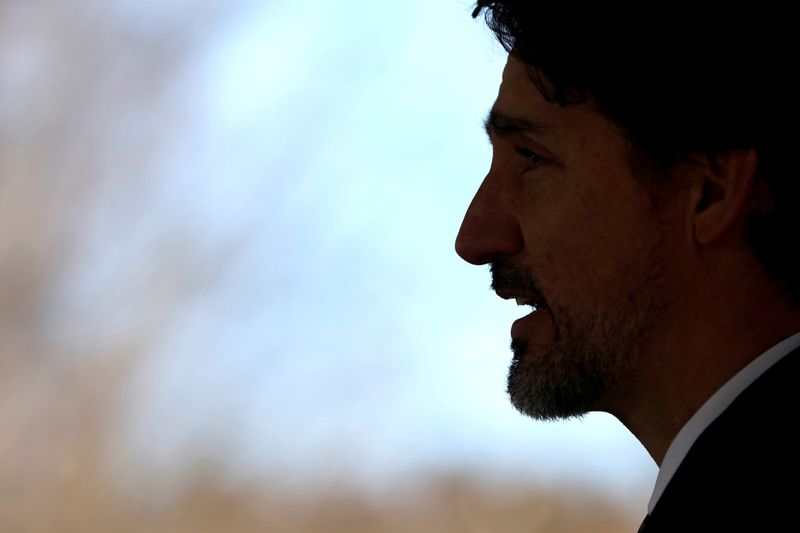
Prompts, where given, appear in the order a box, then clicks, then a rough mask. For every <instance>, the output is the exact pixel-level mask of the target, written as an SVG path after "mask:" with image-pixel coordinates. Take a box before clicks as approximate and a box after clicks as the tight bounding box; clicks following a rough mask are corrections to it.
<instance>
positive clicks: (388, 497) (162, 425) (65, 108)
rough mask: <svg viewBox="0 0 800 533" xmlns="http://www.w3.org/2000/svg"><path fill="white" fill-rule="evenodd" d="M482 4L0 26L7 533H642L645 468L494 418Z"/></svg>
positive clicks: (634, 455)
mask: <svg viewBox="0 0 800 533" xmlns="http://www.w3.org/2000/svg"><path fill="white" fill-rule="evenodd" d="M471 8H472V5H471V3H470V2H466V1H463V0H434V1H432V0H408V1H406V2H384V1H375V0H339V1H333V0H331V1H327V0H316V1H305V2H304V1H294V0H260V1H257V0H0V530H2V531H14V532H88V533H92V532H107V531H117V532H129V531H130V532H133V531H148V532H150V531H154V532H161V531H164V532H167V531H169V532H183V531H186V532H189V531H191V532H203V531H210V532H217V531H219V532H223V531H224V532H251V531H270V532H322V531H333V532H337V531H341V532H362V531H363V532H384V531H385V532H400V531H403V532H405V531H430V532H449V531H469V532H501V533H502V532H533V531H556V532H558V531H597V532H603V531H626V530H635V528H636V527H637V525H638V523H639V521H640V519H641V517H642V516H643V515H644V513H645V512H646V502H647V500H648V499H649V495H650V490H651V488H652V484H653V482H654V480H655V476H656V473H657V471H656V467H655V465H654V464H653V463H652V461H651V460H650V458H649V457H648V456H647V454H646V453H645V451H644V450H643V448H641V446H640V445H639V444H638V443H637V442H636V440H635V439H634V438H633V437H632V435H630V434H629V433H628V432H627V430H626V429H625V428H624V427H623V426H622V425H621V424H619V423H618V422H617V421H616V420H615V419H614V418H612V417H610V416H608V415H603V414H592V415H589V416H586V417H584V418H583V419H580V420H573V421H569V422H562V423H541V422H534V421H531V420H528V419H525V418H523V417H522V416H520V415H519V414H517V413H516V412H515V411H514V409H513V408H512V407H511V406H510V404H509V403H508V400H507V398H506V395H505V392H504V386H505V374H506V370H507V366H508V362H509V359H510V351H509V349H508V344H509V341H510V338H509V328H510V324H511V322H512V321H513V320H515V319H516V318H518V317H519V316H521V315H522V314H523V313H524V311H520V309H519V308H516V306H515V305H514V304H513V303H510V302H505V301H502V300H500V299H499V298H497V297H496V295H495V294H494V293H493V292H491V291H490V290H489V281H490V278H489V273H488V269H486V268H478V267H473V266H471V265H468V264H466V263H464V262H462V261H461V260H460V259H459V258H458V257H457V256H456V254H455V253H454V250H453V243H454V239H455V234H456V232H457V229H458V226H459V225H460V222H461V218H462V216H463V213H464V210H465V208H466V206H467V205H468V203H469V201H470V199H471V197H472V194H473V193H474V191H475V190H476V188H477V186H478V184H479V183H480V181H481V179H482V177H483V175H484V172H485V170H486V168H487V167H488V164H489V160H490V147H489V146H488V143H487V141H486V139H485V135H484V133H483V132H482V130H481V120H482V118H483V115H484V113H485V112H486V110H487V109H488V108H489V107H490V105H491V103H492V101H493V99H494V97H495V95H496V91H497V86H498V83H499V80H500V73H501V71H502V67H503V64H504V61H505V54H504V53H503V52H502V50H501V49H500V47H499V46H498V45H496V44H495V42H494V39H493V38H492V36H491V35H490V33H489V32H488V30H486V28H485V26H484V24H483V23H482V22H481V21H473V20H472V19H471V18H470V16H469V14H470V11H471Z"/></svg>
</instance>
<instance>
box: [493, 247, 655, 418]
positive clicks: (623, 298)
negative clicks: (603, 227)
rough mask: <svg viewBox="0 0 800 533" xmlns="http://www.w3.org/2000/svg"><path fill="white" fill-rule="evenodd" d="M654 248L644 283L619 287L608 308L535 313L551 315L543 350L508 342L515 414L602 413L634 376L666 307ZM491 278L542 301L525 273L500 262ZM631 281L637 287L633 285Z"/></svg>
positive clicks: (522, 341) (628, 280)
mask: <svg viewBox="0 0 800 533" xmlns="http://www.w3.org/2000/svg"><path fill="white" fill-rule="evenodd" d="M659 244H660V243H659V242H657V243H656V244H655V245H654V246H653V248H652V249H651V250H650V254H649V257H648V259H649V261H647V260H646V261H645V262H644V263H640V265H639V270H640V272H641V274H642V275H640V276H638V277H628V276H626V277H625V278H624V279H623V280H621V283H625V284H626V286H625V287H624V292H623V287H622V286H620V287H619V290H618V291H615V292H614V293H613V294H614V295H615V296H614V297H613V300H612V299H610V298H609V299H608V301H604V302H598V304H597V305H595V306H594V308H593V309H592V310H591V311H584V310H579V309H577V308H569V307H567V306H562V305H559V304H558V303H557V302H554V301H548V306H549V307H548V308H543V309H540V310H538V311H537V313H550V317H549V318H550V320H552V322H553V325H554V326H555V329H554V334H553V338H552V339H551V340H550V341H549V342H548V343H547V344H546V345H538V344H537V345H533V344H532V343H531V342H530V341H529V340H528V339H526V338H517V339H514V340H512V342H511V350H512V352H513V359H512V362H511V365H510V368H509V372H508V386H507V392H508V394H509V397H510V399H511V403H512V404H513V405H514V407H515V408H516V409H517V410H518V411H520V412H521V413H522V414H524V415H526V416H530V417H532V418H535V419H539V420H555V419H563V418H570V417H576V416H582V415H584V414H586V413H588V412H590V411H597V410H606V409H605V408H604V405H605V402H604V400H606V399H607V398H608V397H609V394H610V393H611V392H612V391H614V390H615V388H616V389H619V387H621V386H622V385H623V383H624V382H625V376H630V375H631V373H632V372H634V371H635V367H636V364H635V363H636V362H637V361H639V360H640V358H641V355H642V352H643V351H644V350H645V349H646V347H647V346H648V344H649V342H650V341H649V339H650V338H651V335H652V332H653V330H654V329H655V326H656V325H657V324H658V323H659V320H660V319H661V317H663V313H664V311H665V310H666V309H667V308H668V307H669V306H668V305H667V302H666V300H665V298H664V295H665V294H666V293H665V292H664V291H663V283H662V282H663V266H664V263H663V261H661V260H660V259H661V255H660V254H659V253H658V252H659V250H660V245H659ZM641 257H644V256H640V258H641ZM491 270H492V276H493V282H492V286H493V287H505V288H512V287H513V288H518V289H522V291H523V292H536V293H538V294H542V292H541V291H540V290H539V289H538V286H537V284H536V282H535V281H534V278H533V277H532V276H531V273H530V271H529V270H528V269H527V268H520V267H514V266H512V265H510V264H509V263H507V262H505V261H503V262H498V263H493V264H492V265H491ZM635 279H638V280H639V282H638V283H633V282H632V280H635Z"/></svg>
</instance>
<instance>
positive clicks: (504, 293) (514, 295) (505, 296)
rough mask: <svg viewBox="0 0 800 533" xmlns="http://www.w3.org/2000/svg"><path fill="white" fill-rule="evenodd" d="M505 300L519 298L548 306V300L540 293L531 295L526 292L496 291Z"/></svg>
mask: <svg viewBox="0 0 800 533" xmlns="http://www.w3.org/2000/svg"><path fill="white" fill-rule="evenodd" d="M494 292H495V293H496V294H497V295H498V296H499V297H500V298H502V299H503V300H515V299H517V298H520V299H523V300H534V301H537V302H544V304H545V305H547V300H546V299H545V298H544V297H543V296H542V295H541V294H538V293H529V292H524V291H515V290H509V289H497V290H495V291H494Z"/></svg>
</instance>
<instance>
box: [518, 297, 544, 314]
mask: <svg viewBox="0 0 800 533" xmlns="http://www.w3.org/2000/svg"><path fill="white" fill-rule="evenodd" d="M515 300H516V301H517V305H527V306H530V308H531V309H532V310H533V312H534V313H535V312H536V311H539V310H541V309H547V302H546V301H544V300H543V299H536V298H520V297H516V298H515Z"/></svg>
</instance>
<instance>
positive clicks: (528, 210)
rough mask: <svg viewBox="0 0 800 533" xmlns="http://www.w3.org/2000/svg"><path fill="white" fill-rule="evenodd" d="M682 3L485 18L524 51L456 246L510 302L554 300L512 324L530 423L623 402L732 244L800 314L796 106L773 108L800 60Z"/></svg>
mask: <svg viewBox="0 0 800 533" xmlns="http://www.w3.org/2000/svg"><path fill="white" fill-rule="evenodd" d="M681 4H682V2H677V3H676V2H671V3H669V4H665V6H664V8H663V11H659V10H658V7H654V5H653V4H652V3H642V2H636V3H635V2H618V3H616V4H615V5H613V6H609V3H595V2H577V1H573V2H569V1H568V2H551V3H548V4H541V5H540V4H538V3H537V2H530V1H525V0H519V1H505V2H489V1H480V2H479V3H478V8H477V9H476V10H475V15H476V16H477V15H478V14H479V13H480V12H481V11H482V10H483V9H484V8H488V11H487V20H488V22H489V25H490V27H491V28H492V29H493V30H494V31H495V33H496V34H497V36H498V38H499V39H500V41H501V42H502V43H503V45H504V46H505V47H506V48H507V50H509V52H510V55H509V60H508V63H507V65H506V68H505V70H504V73H503V82H502V85H501V88H500V91H499V95H498V98H497V101H496V102H495V104H494V106H493V108H492V111H491V112H490V115H489V117H488V118H487V123H486V126H487V133H489V135H490V138H491V141H492V144H493V159H492V165H491V169H490V170H489V173H488V175H487V176H486V178H485V180H484V182H483V184H482V185H481V187H480V189H479V190H478V192H477V193H476V196H475V198H474V200H473V202H472V204H471V205H470V208H469V210H468V211H467V214H466V216H465V219H464V223H463V224H462V227H461V230H460V232H459V236H458V239H457V242H456V247H457V251H458V253H459V254H460V255H461V256H462V257H463V258H464V259H466V260H467V261H469V262H471V263H475V264H487V263H488V264H490V265H491V271H492V276H493V288H494V289H495V290H496V291H497V292H498V294H500V295H501V296H503V297H506V298H510V297H518V298H522V299H523V300H528V301H535V302H537V303H542V304H546V305H545V306H544V307H542V308H541V309H540V310H538V311H537V312H535V313H533V314H532V315H529V316H528V317H526V318H523V319H521V320H520V321H517V322H516V323H515V324H514V328H513V329H512V349H513V351H514V360H513V362H512V365H511V369H510V372H509V382H508V389H509V393H510V395H511V399H512V402H513V403H514V405H515V406H516V407H517V408H518V409H520V410H521V411H523V412H524V413H526V414H529V415H531V416H534V417H538V418H555V417H563V416H573V415H579V414H582V413H585V412H587V411H591V410H613V409H614V408H615V407H616V406H617V405H618V404H619V403H620V402H621V401H624V399H625V393H626V390H625V388H626V387H627V386H628V385H629V384H630V383H634V382H636V375H637V373H638V372H640V371H641V370H642V365H643V364H644V359H643V357H644V355H645V354H646V353H647V352H649V351H650V350H651V348H652V347H653V345H654V343H660V342H662V341H663V336H664V335H666V334H667V333H668V332H669V334H671V335H673V336H674V335H675V333H676V331H675V329H676V328H677V327H678V325H679V324H681V323H682V321H683V320H685V318H686V317H683V316H681V311H682V308H683V309H691V310H692V311H695V310H696V306H689V305H688V303H687V302H688V299H689V298H690V297H691V292H692V291H693V290H694V286H693V279H694V278H697V277H698V276H701V275H708V274H709V269H711V268H714V265H718V264H721V263H719V262H720V261H722V260H723V258H724V260H726V261H727V260H728V259H729V258H730V257H732V255H731V253H729V250H733V249H736V250H737V251H738V250H744V251H745V252H744V254H743V255H742V257H743V259H742V264H743V265H745V264H746V265H747V268H745V267H744V266H742V268H741V272H745V271H749V270H748V268H750V267H752V265H757V266H758V269H759V270H760V271H763V274H764V276H765V277H769V278H771V279H772V280H773V281H775V282H776V283H778V284H779V285H780V286H781V287H782V290H783V291H784V292H785V293H786V294H788V295H789V296H791V297H792V298H794V300H795V302H798V301H800V282H799V281H798V278H800V274H798V273H800V264H799V263H797V260H796V259H795V258H794V257H795V256H794V254H793V253H790V254H786V253H784V251H783V248H781V247H780V246H777V245H778V244H783V245H784V246H785V244H786V242H787V241H786V238H787V237H788V236H790V235H792V234H793V233H794V227H796V225H797V224H796V222H795V220H794V218H793V215H792V213H793V212H794V211H795V210H794V209H787V207H786V206H785V205H784V202H785V203H788V201H791V199H793V198H797V192H796V191H797V184H796V182H795V180H794V176H791V175H788V174H787V170H789V169H791V167H789V166H788V165H787V163H786V158H787V157H788V154H789V153H791V152H786V151H784V150H783V149H782V148H783V147H786V146H787V144H788V143H787V142H786V134H785V133H784V131H785V130H784V129H783V128H781V125H782V124H781V120H780V118H781V116H782V115H781V110H783V111H784V112H787V108H788V107H789V106H790V105H793V102H780V101H778V100H777V99H776V98H775V93H776V92H777V91H778V90H779V89H778V87H780V86H781V84H782V83H784V82H785V80H786V79H787V76H786V72H785V69H786V66H785V65H784V63H783V61H785V59H786V58H787V57H788V53H789V50H785V49H783V48H781V44H782V39H775V38H772V39H767V40H758V39H756V38H755V36H754V32H752V31H745V30H746V29H751V28H752V26H750V25H747V26H743V23H744V21H745V18H744V17H745V16H749V17H751V19H752V20H751V22H752V24H754V25H756V26H757V25H758V20H759V17H758V16H755V17H753V16H752V14H750V13H748V14H746V15H745V14H736V13H734V14H730V13H717V12H712V11H711V10H710V9H709V8H704V9H702V10H698V9H697V8H692V9H691V10H682V7H685V6H682V5H681ZM662 28H663V29H662ZM773 37H774V36H773ZM788 115H790V116H792V117H794V116H795V115H796V113H795V112H794V111H792V112H790V113H788ZM787 200H788V201H787ZM719 250H725V252H724V255H723V253H717V252H718V251H719ZM789 252H792V250H789ZM737 253H738V252H737ZM740 255H741V254H740ZM736 257H739V255H736ZM751 270H752V269H751ZM731 273H733V271H731ZM647 364H649V365H651V366H652V365H657V364H658V362H657V361H649V362H648V363H647Z"/></svg>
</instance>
